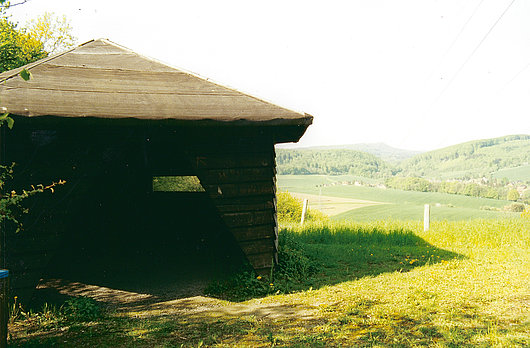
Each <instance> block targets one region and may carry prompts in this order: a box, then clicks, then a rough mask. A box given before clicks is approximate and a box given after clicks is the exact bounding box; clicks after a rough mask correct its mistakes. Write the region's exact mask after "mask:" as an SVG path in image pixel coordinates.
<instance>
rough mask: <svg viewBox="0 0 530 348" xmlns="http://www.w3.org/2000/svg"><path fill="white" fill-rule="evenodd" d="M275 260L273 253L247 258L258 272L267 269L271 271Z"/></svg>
mask: <svg viewBox="0 0 530 348" xmlns="http://www.w3.org/2000/svg"><path fill="white" fill-rule="evenodd" d="M273 258H274V256H273V254H272V253H271V252H266V253H262V254H253V255H248V256H247V259H248V261H249V262H250V264H251V265H252V267H254V269H256V270H258V269H263V268H267V269H268V270H269V271H270V269H271V267H272V266H273Z"/></svg>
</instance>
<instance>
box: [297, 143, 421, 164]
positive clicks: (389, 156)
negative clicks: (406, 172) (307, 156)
mask: <svg viewBox="0 0 530 348" xmlns="http://www.w3.org/2000/svg"><path fill="white" fill-rule="evenodd" d="M306 149H307V150H354V151H360V152H366V153H369V154H372V155H374V156H377V157H379V158H380V159H382V160H383V161H387V162H391V163H397V162H401V161H404V160H406V159H409V158H411V157H414V156H416V155H419V154H420V153H422V152H421V151H412V150H403V149H398V148H395V147H392V146H389V145H387V144H385V143H360V144H348V145H329V146H315V147H308V148H306Z"/></svg>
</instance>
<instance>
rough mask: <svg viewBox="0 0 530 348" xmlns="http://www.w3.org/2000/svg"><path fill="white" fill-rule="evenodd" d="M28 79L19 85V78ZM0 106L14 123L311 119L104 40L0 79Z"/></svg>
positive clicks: (291, 122)
mask: <svg viewBox="0 0 530 348" xmlns="http://www.w3.org/2000/svg"><path fill="white" fill-rule="evenodd" d="M22 69H27V70H29V71H30V72H31V74H32V78H31V79H30V80H29V81H24V80H23V79H22V78H21V77H20V76H19V72H20V71H21V70H22ZM0 106H1V107H2V109H3V111H4V112H9V113H11V114H14V115H19V116H58V117H70V118H80V117H95V118H106V119H125V118H133V119H145V120H179V121H185V122H188V121H189V122H191V123H193V122H194V121H214V122H223V123H228V124H229V123H234V124H238V125H240V124H247V125H253V124H255V123H256V124H264V125H269V124H270V125H278V126H281V125H286V126H304V129H305V127H307V126H308V125H310V124H311V122H312V119H313V117H312V116H311V115H308V114H304V113H299V112H295V111H292V110H288V109H286V108H283V107H280V106H277V105H274V104H272V103H269V102H266V101H263V100H261V99H258V98H256V97H253V96H251V95H248V94H245V93H242V92H239V91H237V90H234V89H231V88H227V87H224V86H221V85H219V84H217V83H214V82H211V81H209V80H208V79H204V78H201V77H199V76H197V75H194V74H192V73H189V72H185V71H182V70H180V69H176V68H173V67H171V66H168V65H166V64H163V63H160V62H158V61H156V60H153V59H150V58H147V57H144V56H142V55H139V54H137V53H135V52H133V51H131V50H129V49H127V48H125V47H122V46H120V45H117V44H115V43H113V42H111V41H108V40H105V39H99V40H92V41H89V42H86V43H84V44H82V45H80V46H78V47H76V48H74V49H71V50H69V51H67V52H64V53H61V54H58V55H55V56H52V57H48V58H44V59H42V60H39V61H37V62H34V63H31V64H28V65H26V66H24V67H21V68H18V69H14V70H10V71H6V72H3V73H1V74H0Z"/></svg>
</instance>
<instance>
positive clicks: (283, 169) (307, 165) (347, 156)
mask: <svg viewBox="0 0 530 348" xmlns="http://www.w3.org/2000/svg"><path fill="white" fill-rule="evenodd" d="M276 163H277V165H278V174H332V175H339V174H352V175H357V176H364V177H369V178H378V177H383V176H386V175H389V174H391V169H390V166H389V165H388V164H386V163H385V162H384V161H383V160H381V159H379V158H377V157H376V156H374V155H371V154H368V153H364V152H360V151H354V150H286V149H278V150H277V156H276Z"/></svg>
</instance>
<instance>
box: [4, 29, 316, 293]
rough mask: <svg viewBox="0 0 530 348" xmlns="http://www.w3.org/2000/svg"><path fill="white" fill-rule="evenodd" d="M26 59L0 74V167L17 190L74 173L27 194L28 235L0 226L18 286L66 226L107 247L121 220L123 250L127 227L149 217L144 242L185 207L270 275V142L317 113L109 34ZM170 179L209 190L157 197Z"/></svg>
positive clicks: (289, 137)
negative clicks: (150, 54)
mask: <svg viewBox="0 0 530 348" xmlns="http://www.w3.org/2000/svg"><path fill="white" fill-rule="evenodd" d="M23 68H24V69H27V70H28V71H30V72H31V74H32V78H31V79H30V80H29V81H24V80H23V79H22V78H21V77H20V76H19V72H20V71H21V69H23ZM23 68H19V69H15V70H11V71H7V72H4V73H2V74H0V82H1V83H0V106H1V108H2V110H3V112H8V113H10V114H11V115H12V117H13V118H14V119H15V126H14V128H13V129H12V130H8V129H6V128H7V127H2V129H0V131H1V132H2V149H1V150H2V153H1V156H2V157H1V160H2V163H3V164H9V163H12V162H15V163H16V168H15V172H16V175H15V181H16V186H18V187H29V185H32V184H33V185H34V184H41V183H42V184H47V183H50V182H53V181H57V180H60V179H62V180H66V182H67V183H66V184H65V185H64V186H63V187H60V188H57V190H56V193H55V194H51V193H50V192H47V193H45V194H42V195H38V196H37V198H35V199H32V200H31V201H30V206H29V209H30V213H29V214H28V215H26V217H25V221H24V226H25V231H24V232H22V233H19V234H14V233H11V232H10V231H9V229H8V230H6V229H3V230H2V232H3V233H4V238H3V240H4V245H3V248H2V262H3V265H2V267H4V268H9V269H10V270H11V275H12V277H11V284H12V285H13V286H14V287H15V288H23V287H27V286H34V285H35V282H36V281H37V280H38V279H39V277H40V275H41V274H42V272H43V271H44V270H45V267H46V264H47V261H48V260H49V259H50V257H51V256H52V255H53V250H55V249H56V248H57V246H58V245H60V244H58V243H60V241H61V240H63V246H62V248H65V246H64V240H65V238H66V239H67V238H68V236H73V235H77V234H81V232H80V231H82V233H84V234H85V235H87V236H85V239H84V242H89V241H92V242H94V243H99V244H101V245H105V244H107V243H110V242H109V239H108V236H109V234H110V233H111V232H109V231H111V230H112V231H114V230H120V229H121V230H122V232H121V234H120V235H116V236H115V238H114V240H113V242H114V243H115V244H114V245H115V246H117V245H119V241H120V240H124V239H130V238H132V237H131V236H130V235H128V234H127V233H126V232H123V230H132V229H135V228H137V226H141V231H143V232H140V234H141V233H144V234H146V235H147V236H148V238H146V239H142V240H139V241H138V245H139V247H140V248H141V247H142V245H143V243H146V241H147V240H153V239H157V238H158V239H160V238H162V237H161V236H162V234H161V233H173V234H174V233H175V231H174V230H175V229H177V230H178V229H179V227H178V226H179V225H178V221H176V222H175V221H173V222H171V223H169V222H168V219H171V218H172V217H173V216H174V214H175V212H176V211H177V210H186V209H187V210H186V213H185V215H189V214H194V215H193V216H194V218H195V219H196V220H198V221H203V220H208V221H210V225H208V226H209V227H207V228H206V229H207V230H212V229H214V230H215V231H216V232H215V233H218V231H221V230H222V231H225V232H227V234H221V235H222V236H224V237H223V238H228V239H230V238H232V239H233V240H234V243H235V244H236V245H237V246H238V247H239V249H240V250H241V251H242V253H243V254H244V255H245V257H246V259H247V260H248V261H249V262H250V264H251V265H252V266H253V267H254V269H255V270H256V271H257V272H259V273H267V272H269V271H270V269H271V267H272V266H273V264H274V262H275V261H276V260H277V245H278V244H277V241H278V228H277V221H276V201H275V191H276V185H275V172H276V170H275V152H274V145H275V144H277V143H283V142H296V141H298V140H299V138H300V137H301V136H302V135H303V134H304V132H305V130H306V128H307V127H308V126H309V125H310V124H311V122H312V116H310V115H307V114H303V113H298V112H294V111H291V110H288V109H285V108H282V107H279V106H276V105H274V104H271V103H268V102H265V101H263V100H260V99H258V98H255V97H253V96H250V95H248V94H244V93H241V92H239V91H237V90H234V89H231V88H227V87H224V86H221V85H219V84H216V83H213V82H211V81H209V80H208V79H204V78H201V77H198V76H196V75H194V74H191V73H188V72H184V71H182V70H179V69H176V68H173V67H170V66H168V65H165V64H162V63H160V62H158V61H155V60H152V59H149V58H146V57H144V56H141V55H139V54H137V53H135V52H132V51H131V50H129V49H127V48H124V47H122V46H119V45H117V44H115V43H112V42H110V41H108V40H103V39H100V40H93V41H89V42H87V43H85V44H82V45H80V46H78V47H77V48H74V49H72V50H70V51H67V52H65V53H61V54H58V55H55V56H53V57H49V58H45V59H42V60H40V61H37V62H35V63H31V64H29V65H26V66H25V67H23ZM168 176H169V177H171V176H173V177H179V176H186V177H197V178H198V179H199V180H200V185H202V188H203V189H204V192H202V193H197V194H195V193H190V192H188V193H182V192H181V193H179V194H176V193H172V192H166V193H158V194H157V193H154V192H153V178H158V177H168ZM197 197H199V198H197ZM117 207H119V208H117ZM177 220H178V219H177ZM154 222H156V223H154ZM168 226H171V228H170V227H168ZM212 226H214V227H213V228H212ZM155 228H157V229H159V230H160V229H162V230H165V232H160V231H158V232H156V233H158V234H156V233H155V232H154V231H153V229H155ZM186 228H188V229H189V228H191V229H193V226H192V225H190V226H186ZM168 229H170V230H171V229H173V231H169V232H168V231H167V230H168ZM99 231H105V232H99ZM112 233H114V232H112ZM208 233H211V232H208ZM219 233H220V232H219ZM138 236H139V234H136V235H135V237H134V238H137V237H138ZM106 238H107V239H106ZM138 238H139V237H138ZM111 239H112V238H111ZM116 241H118V243H116ZM183 241H186V239H185V238H184V239H181V240H180V242H179V243H181V242H183ZM167 244H171V241H170V242H168V243H166V242H162V243H160V245H161V246H166V247H167ZM67 247H68V244H67ZM54 248H55V249H54ZM74 252H79V250H78V251H74Z"/></svg>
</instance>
